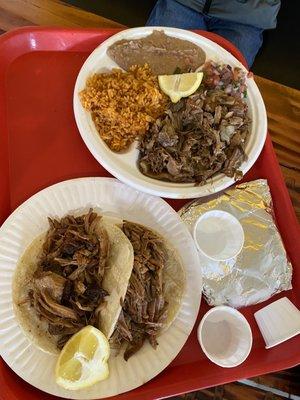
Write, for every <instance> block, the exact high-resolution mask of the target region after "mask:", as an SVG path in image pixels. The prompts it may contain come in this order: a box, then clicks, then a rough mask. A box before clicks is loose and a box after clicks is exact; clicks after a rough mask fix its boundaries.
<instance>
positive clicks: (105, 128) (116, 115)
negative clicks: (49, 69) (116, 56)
mask: <svg viewBox="0 0 300 400" xmlns="http://www.w3.org/2000/svg"><path fill="white" fill-rule="evenodd" d="M80 99H81V103H82V105H83V107H84V108H85V109H86V110H88V111H90V112H91V115H92V118H93V121H94V123H95V125H96V128H97V130H98V132H99V134H100V136H101V138H102V139H103V140H104V141H105V142H106V143H107V145H108V146H109V147H110V148H111V149H112V150H114V151H120V150H123V149H126V148H127V147H128V146H129V145H130V144H131V143H132V142H133V141H134V140H135V139H136V138H137V137H139V136H141V135H143V134H144V133H145V132H146V130H147V129H148V128H149V124H150V123H151V122H153V121H155V119H156V118H157V117H158V116H159V115H161V114H162V113H163V111H164V109H165V105H166V97H165V95H164V94H163V93H161V92H160V90H159V86H158V82H157V77H156V76H154V75H152V73H151V70H150V68H149V66H148V65H147V64H145V65H144V66H133V67H131V68H130V70H129V71H128V72H123V71H122V70H120V69H113V70H112V71H111V72H110V73H102V74H100V73H98V74H94V75H92V76H91V77H89V78H88V79H87V82H86V87H85V89H84V90H83V91H82V92H81V93H80Z"/></svg>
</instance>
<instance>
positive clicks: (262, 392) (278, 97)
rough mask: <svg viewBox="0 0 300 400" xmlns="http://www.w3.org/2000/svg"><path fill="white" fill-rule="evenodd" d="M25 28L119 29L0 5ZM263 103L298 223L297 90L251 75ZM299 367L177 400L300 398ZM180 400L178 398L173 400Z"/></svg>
mask: <svg viewBox="0 0 300 400" xmlns="http://www.w3.org/2000/svg"><path fill="white" fill-rule="evenodd" d="M28 25H41V26H45V25H47V26H64V27H77V28H78V27H85V28H88V27H90V28H91V27H92V28H95V27H96V28H108V27H109V28H122V27H124V26H123V25H121V24H119V23H118V22H115V21H112V20H109V19H107V18H104V17H101V16H98V15H95V14H92V13H89V12H86V11H83V10H80V9H78V8H75V7H72V6H69V5H66V4H64V3H62V2H60V1H57V0H0V33H1V31H2V32H5V31H8V30H11V29H14V28H18V27H21V26H28ZM255 81H256V83H257V85H258V87H259V89H260V91H261V93H262V96H263V98H264V101H265V104H266V109H267V114H268V128H269V132H270V134H271V138H272V141H273V145H274V148H275V152H276V155H277V158H278V161H279V163H280V166H281V170H282V173H283V176H284V179H285V182H286V185H287V187H288V190H289V194H290V197H291V200H292V203H293V206H294V209H295V212H296V214H297V217H298V220H299V221H300V123H299V122H300V91H298V90H295V89H292V88H289V87H287V86H284V85H281V84H279V83H276V82H273V81H270V80H268V79H265V78H262V77H259V76H255ZM299 377H300V367H296V368H293V369H291V370H288V371H281V372H278V373H275V374H268V375H264V376H261V377H257V378H253V379H251V380H245V381H242V382H233V383H230V384H227V385H222V386H218V387H215V388H210V389H206V390H203V391H200V392H196V393H189V394H186V395H183V396H181V397H180V398H184V399H186V400H196V399H228V400H229V399H244V398H245V399H246V398H247V399H249V400H251V399H266V400H267V399H274V400H277V399H283V398H287V397H289V396H290V395H300V378H299ZM177 398H179V397H177Z"/></svg>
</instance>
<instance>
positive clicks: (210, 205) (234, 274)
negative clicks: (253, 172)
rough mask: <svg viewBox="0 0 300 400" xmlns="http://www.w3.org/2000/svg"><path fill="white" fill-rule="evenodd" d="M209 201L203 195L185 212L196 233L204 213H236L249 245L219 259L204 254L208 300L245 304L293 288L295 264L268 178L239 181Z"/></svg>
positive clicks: (205, 288) (181, 211)
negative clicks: (277, 217) (275, 212)
mask: <svg viewBox="0 0 300 400" xmlns="http://www.w3.org/2000/svg"><path fill="white" fill-rule="evenodd" d="M209 199H210V200H209V201H207V200H206V202H204V200H203V199H197V200H195V201H193V202H192V203H190V204H188V205H186V206H184V207H183V208H182V209H181V210H180V211H179V215H180V216H181V218H182V219H183V221H184V222H185V223H186V224H187V226H188V227H189V229H190V231H191V233H192V229H193V226H194V224H195V222H196V220H197V218H198V217H199V216H200V215H201V214H203V213H204V212H206V211H209V210H213V209H218V210H223V211H227V212H229V213H231V214H233V215H234V216H235V217H236V218H237V219H238V220H239V221H240V223H241V224H242V226H243V229H244V233H245V243H244V247H243V249H242V251H241V253H240V254H239V255H238V256H237V257H236V258H235V259H231V260H227V261H213V260H210V259H209V258H207V257H205V256H204V255H202V254H201V253H200V252H198V254H199V263H200V265H201V268H202V273H203V294H204V296H205V298H206V301H207V302H208V304H209V305H213V306H216V305H220V304H227V305H230V306H232V307H235V308H239V307H244V306H248V305H251V304H257V303H260V302H262V301H264V300H267V299H269V298H270V297H271V296H273V295H274V294H275V293H278V292H281V291H282V290H288V289H291V288H292V286H291V279H292V265H291V263H290V262H289V261H288V259H287V254H286V251H285V249H284V246H283V243H282V240H281V237H280V234H279V232H278V229H277V227H276V225H275V222H274V219H273V206H272V197H271V194H270V189H269V186H268V183H267V181H266V180H264V179H258V180H255V181H252V182H247V183H243V184H240V185H236V186H235V187H234V188H233V189H229V190H227V191H226V192H224V193H223V194H222V195H220V194H219V195H214V196H210V198H209Z"/></svg>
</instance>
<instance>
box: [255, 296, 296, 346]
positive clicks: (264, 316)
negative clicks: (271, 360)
mask: <svg viewBox="0 0 300 400" xmlns="http://www.w3.org/2000/svg"><path fill="white" fill-rule="evenodd" d="M254 317H255V319H256V322H257V325H258V327H259V330H260V331H261V334H262V335H263V338H264V341H265V343H266V349H270V348H271V347H274V346H277V345H278V344H280V343H283V342H285V341H286V340H288V339H291V338H292V337H294V336H296V335H298V334H299V333H300V310H298V308H297V307H296V306H295V305H294V304H293V303H292V302H291V301H290V300H289V299H288V298H287V297H282V298H281V299H279V300H276V301H274V302H273V303H271V304H269V305H267V306H266V307H264V308H262V309H261V310H259V311H257V312H256V313H255V314H254Z"/></svg>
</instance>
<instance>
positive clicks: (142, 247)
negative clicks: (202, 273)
mask: <svg viewBox="0 0 300 400" xmlns="http://www.w3.org/2000/svg"><path fill="white" fill-rule="evenodd" d="M122 229H123V232H124V233H125V235H126V236H127V238H128V239H129V240H130V242H131V244H132V246H133V249H134V263H133V270H132V273H131V276H130V279H129V285H128V289H127V292H126V296H125V299H124V301H123V303H122V310H121V313H120V316H119V319H118V322H117V325H116V328H115V330H114V333H113V335H112V337H111V340H110V342H111V344H112V346H113V347H116V348H117V349H118V348H119V349H120V348H122V349H123V350H124V359H125V360H126V361H127V360H128V359H129V358H130V357H131V356H132V355H133V354H135V353H136V352H137V351H138V350H139V349H140V348H141V347H142V346H143V344H144V343H145V341H146V340H148V341H149V342H150V344H151V346H152V347H153V348H154V349H155V348H156V347H157V345H158V341H157V338H158V336H159V335H160V334H161V333H162V332H163V331H165V330H166V329H167V328H168V327H169V326H170V324H171V323H172V322H173V320H174V319H175V317H176V315H177V313H178V311H179V309H180V306H181V302H182V298H183V295H184V291H185V281H186V277H185V271H184V268H183V265H182V261H181V259H180V257H179V255H178V254H177V252H176V251H175V249H173V248H172V247H171V246H170V245H169V244H168V242H167V241H166V240H165V239H164V238H163V237H162V236H161V235H159V234H158V233H157V232H154V231H153V230H151V229H149V228H146V227H145V226H143V225H140V224H136V223H133V222H129V221H124V223H123V226H122Z"/></svg>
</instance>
